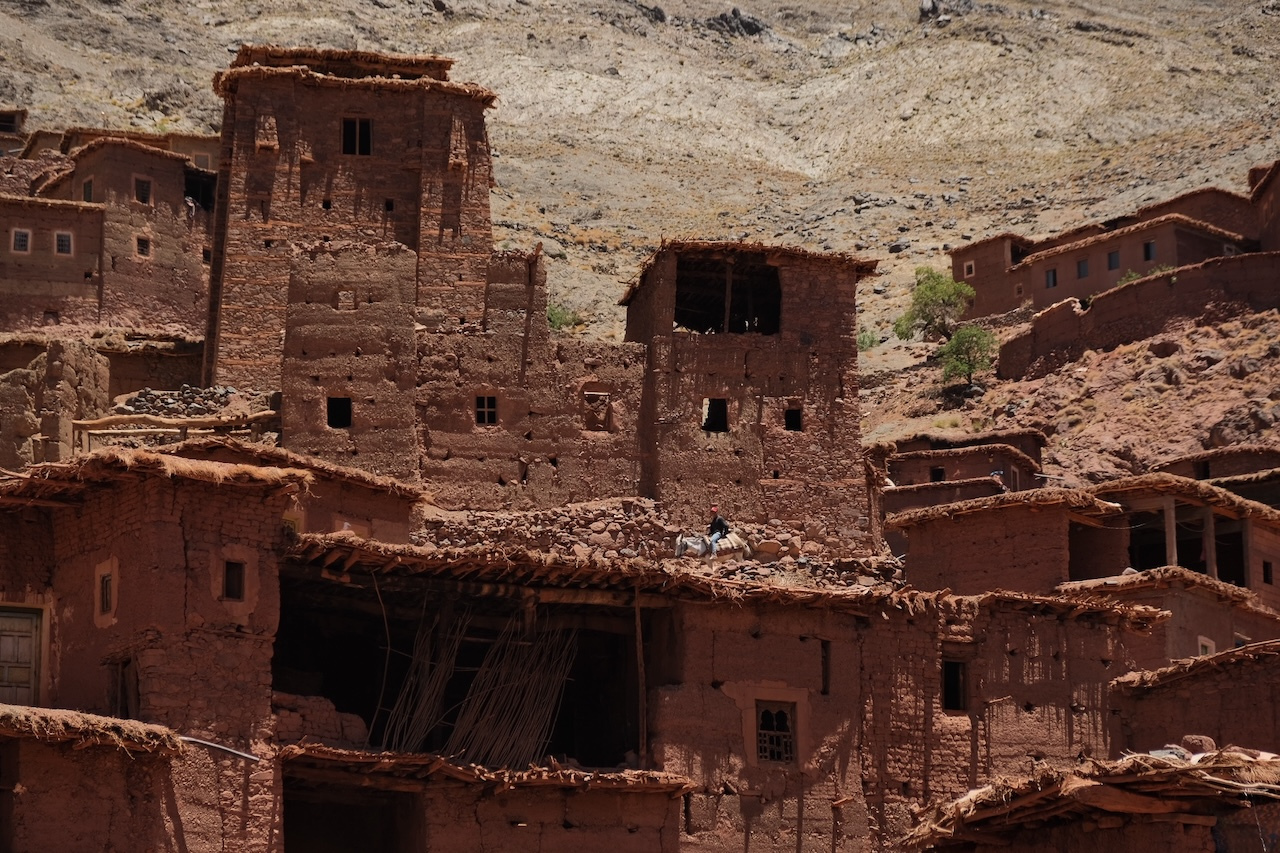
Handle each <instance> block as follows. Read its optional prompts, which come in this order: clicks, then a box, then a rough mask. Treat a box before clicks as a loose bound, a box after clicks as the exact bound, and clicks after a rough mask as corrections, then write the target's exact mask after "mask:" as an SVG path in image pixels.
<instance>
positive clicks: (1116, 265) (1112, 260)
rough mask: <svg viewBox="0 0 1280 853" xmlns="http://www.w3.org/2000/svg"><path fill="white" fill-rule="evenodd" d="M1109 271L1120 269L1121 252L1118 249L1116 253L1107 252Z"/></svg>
mask: <svg viewBox="0 0 1280 853" xmlns="http://www.w3.org/2000/svg"><path fill="white" fill-rule="evenodd" d="M1107 269H1109V270H1118V269H1120V250H1119V249H1116V250H1115V251H1112V252H1107Z"/></svg>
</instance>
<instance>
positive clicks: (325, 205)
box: [320, 198, 333, 243]
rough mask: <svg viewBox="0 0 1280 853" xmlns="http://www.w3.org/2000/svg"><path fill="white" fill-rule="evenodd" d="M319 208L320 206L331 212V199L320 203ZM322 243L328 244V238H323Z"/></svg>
mask: <svg viewBox="0 0 1280 853" xmlns="http://www.w3.org/2000/svg"><path fill="white" fill-rule="evenodd" d="M320 206H321V207H322V208H324V209H325V210H332V209H333V199H331V198H326V199H325V200H324V201H322V202H320ZM324 241H325V242H326V243H328V242H329V238H328V237H325V238H324Z"/></svg>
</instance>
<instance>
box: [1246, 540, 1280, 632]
mask: <svg viewBox="0 0 1280 853" xmlns="http://www.w3.org/2000/svg"><path fill="white" fill-rule="evenodd" d="M1248 525H1249V528H1248V533H1247V534H1246V537H1245V539H1246V541H1247V542H1248V549H1249V566H1248V573H1247V574H1246V576H1245V580H1246V581H1247V582H1248V587H1249V589H1250V590H1252V591H1253V592H1254V593H1255V594H1256V595H1257V596H1258V602H1259V603H1260V604H1262V605H1263V606H1264V607H1270V608H1271V609H1272V610H1280V587H1277V586H1276V585H1275V583H1274V581H1273V582H1272V583H1267V582H1266V581H1265V580H1264V579H1263V578H1264V572H1263V566H1262V563H1263V562H1264V561H1266V562H1269V563H1270V564H1271V565H1272V572H1273V574H1272V577H1273V578H1274V577H1275V574H1274V572H1275V568H1276V567H1280V531H1276V530H1275V529H1273V528H1270V527H1265V526H1263V525H1261V524H1257V523H1254V522H1252V521H1251V522H1249V523H1248Z"/></svg>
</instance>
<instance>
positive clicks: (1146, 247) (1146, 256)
mask: <svg viewBox="0 0 1280 853" xmlns="http://www.w3.org/2000/svg"><path fill="white" fill-rule="evenodd" d="M1155 259H1156V241H1155V240H1147V241H1146V242H1145V243H1143V244H1142V260H1144V261H1154V260H1155Z"/></svg>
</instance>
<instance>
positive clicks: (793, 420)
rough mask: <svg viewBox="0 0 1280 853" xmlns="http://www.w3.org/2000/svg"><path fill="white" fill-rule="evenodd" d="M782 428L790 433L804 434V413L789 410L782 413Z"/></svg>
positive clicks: (797, 410)
mask: <svg viewBox="0 0 1280 853" xmlns="http://www.w3.org/2000/svg"><path fill="white" fill-rule="evenodd" d="M782 426H783V428H784V429H786V430H787V431H788V432H804V411H803V410H801V409H787V410H786V411H785V412H783V413H782Z"/></svg>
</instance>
